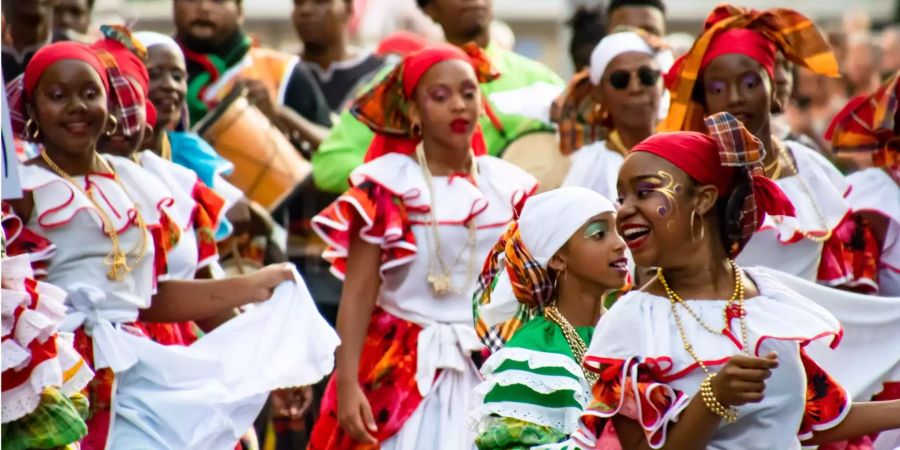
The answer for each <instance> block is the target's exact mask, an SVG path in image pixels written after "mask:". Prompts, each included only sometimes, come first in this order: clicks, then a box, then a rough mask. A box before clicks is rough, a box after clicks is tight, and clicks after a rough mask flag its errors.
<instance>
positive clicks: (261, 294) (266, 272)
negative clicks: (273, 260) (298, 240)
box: [244, 263, 294, 303]
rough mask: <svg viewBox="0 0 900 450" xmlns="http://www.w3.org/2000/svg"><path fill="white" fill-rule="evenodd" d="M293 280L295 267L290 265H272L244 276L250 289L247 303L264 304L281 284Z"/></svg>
mask: <svg viewBox="0 0 900 450" xmlns="http://www.w3.org/2000/svg"><path fill="white" fill-rule="evenodd" d="M293 279H294V266H293V264H290V263H279V264H271V265H268V266H266V267H263V268H262V269H259V270H258V271H256V272H254V273H251V274H249V275H244V280H245V281H246V283H247V288H248V291H247V292H248V294H247V302H246V303H258V302H264V301H266V300H268V299H270V298H272V293H273V292H275V288H276V287H277V286H278V285H279V284H281V283H282V282H285V281H288V280H293Z"/></svg>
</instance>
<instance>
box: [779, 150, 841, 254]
mask: <svg viewBox="0 0 900 450" xmlns="http://www.w3.org/2000/svg"><path fill="white" fill-rule="evenodd" d="M772 144H773V145H775V146H777V147H778V160H779V165H781V161H783V162H784V165H786V166H787V168H788V169H790V171H791V172H792V173H794V175H795V176H796V178H797V182H798V183H799V184H800V189H803V193H804V194H806V197H807V198H809V202H810V203H811V204H812V206H813V210H815V212H816V216H817V217H818V219H819V224H820V226H821V228H822V229H823V230H826V231H825V235H824V236H815V235H812V234H809V233H807V232H805V231H801V232H800V234H801V235H803V237H804V238H806V239H809V240H810V241H813V242H825V241H827V240H829V239H831V230H830V229H828V221H827V220H826V219H825V214H824V213H823V212H822V208H821V207H820V206H819V204H818V203H817V202H816V197H815V196H814V195H813V193H812V188H810V187H809V185H808V184H806V181H805V180H804V179H803V177H801V176H800V171H799V170H797V165H796V164H794V160H793V158H792V157H791V155H790V154H788V152H789V151H790V150H789V149H788V147H786V146H784V145H782V144H781V141H779V140H778V139H777V138H775V136H772Z"/></svg>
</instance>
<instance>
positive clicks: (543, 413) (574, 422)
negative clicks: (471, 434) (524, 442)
mask: <svg viewBox="0 0 900 450" xmlns="http://www.w3.org/2000/svg"><path fill="white" fill-rule="evenodd" d="M582 414H584V411H583V410H582V409H580V408H572V407H567V408H548V407H545V406H539V405H533V404H530V403H519V402H494V403H488V404H485V405H481V406H478V407H476V408H475V409H474V410H473V411H472V413H471V415H470V416H469V420H468V423H469V425H470V426H471V427H473V428H475V429H476V431H478V432H479V433H480V432H484V431H486V430H487V428H488V427H489V426H490V418H491V417H492V416H499V417H509V418H512V419H516V420H522V421H525V422H530V423H533V424H536V425H541V426H545V427H553V428H555V429H557V430H559V431H561V432H563V433H565V434H572V433H573V432H574V431H575V430H576V429H577V428H578V419H579V418H580V417H581V415H582Z"/></svg>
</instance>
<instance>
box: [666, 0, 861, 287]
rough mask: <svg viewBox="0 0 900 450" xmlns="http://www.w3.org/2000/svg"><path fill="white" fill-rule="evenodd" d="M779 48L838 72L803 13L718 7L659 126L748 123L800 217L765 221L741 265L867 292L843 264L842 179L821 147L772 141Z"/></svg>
mask: <svg viewBox="0 0 900 450" xmlns="http://www.w3.org/2000/svg"><path fill="white" fill-rule="evenodd" d="M776 51H781V52H782V53H783V54H784V55H785V57H786V58H787V59H788V60H790V61H792V62H794V63H796V64H798V65H800V66H803V67H806V68H808V69H810V70H813V71H814V72H816V73H819V74H822V75H828V76H836V75H837V74H838V70H837V69H838V67H837V62H836V61H835V58H834V55H833V54H832V53H831V50H830V48H829V47H828V44H827V43H826V41H825V39H824V37H823V36H822V35H821V33H820V32H819V31H818V30H817V29H816V28H815V26H814V25H813V24H812V22H810V20H809V19H807V18H806V17H804V16H802V15H800V14H799V13H797V12H795V11H792V10H789V9H771V10H766V11H761V12H760V11H750V10H745V9H740V8H737V7H733V6H730V5H723V6H720V7H718V8H716V9H715V10H714V11H713V12H712V13H711V14H710V15H709V17H708V18H707V20H706V29H705V31H704V33H703V34H702V35H701V36H700V37H699V38H698V39H697V41H695V43H694V46H693V47H692V48H691V50H690V51H689V52H688V53H687V54H686V55H685V56H684V57H683V58H682V59H680V60H679V61H678V62H676V64H675V66H674V67H673V68H672V71H671V72H670V73H669V75H668V76H667V85H668V87H669V90H670V91H671V92H672V105H671V107H670V108H669V115H668V117H667V118H666V120H665V121H664V122H663V124H662V126H661V127H660V128H661V130H663V131H676V130H692V131H700V132H704V131H705V128H704V126H703V117H704V116H705V115H707V114H713V113H717V112H722V111H727V112H729V113H731V114H732V115H733V116H735V117H736V118H738V120H740V121H742V122H743V123H744V124H745V126H746V127H747V129H749V130H750V132H751V133H753V135H754V136H756V138H757V139H759V140H760V142H762V143H763V146H764V148H765V152H766V155H765V171H766V175H767V176H768V177H770V178H772V179H773V180H776V182H777V183H778V185H779V187H781V189H782V190H783V191H784V192H785V194H786V195H787V196H788V198H789V199H790V200H791V202H792V203H793V204H794V206H795V208H796V213H797V214H796V217H794V218H785V219H783V220H776V219H775V218H768V219H766V223H765V224H764V225H763V230H762V231H761V232H759V233H756V234H755V235H754V236H753V238H752V239H751V241H750V243H749V244H747V248H746V250H745V251H744V252H743V253H741V256H740V258H739V259H738V262H739V263H741V264H744V265H762V266H767V267H772V268H775V269H778V270H781V271H784V272H787V273H790V274H793V275H797V276H799V277H801V278H805V279H808V280H810V281H818V282H820V283H823V284H826V285H829V286H843V287H847V288H854V289H858V288H861V287H862V286H860V284H861V281H860V280H855V279H854V278H853V271H852V268H851V267H849V266H848V264H847V262H846V261H847V255H848V253H849V249H848V247H849V246H850V243H849V241H850V239H851V238H852V230H853V228H854V227H853V218H852V211H851V209H850V204H849V203H847V201H846V199H845V198H844V195H845V194H846V193H847V191H848V188H849V186H848V185H847V182H846V180H845V179H844V177H843V176H842V175H841V173H840V172H838V171H837V169H835V168H834V166H833V165H832V164H831V163H830V162H829V161H827V160H826V159H825V158H824V157H822V155H821V154H819V153H818V152H816V151H815V150H812V149H810V148H808V147H806V146H803V145H802V144H799V143H797V142H794V141H781V140H780V139H778V138H776V137H773V135H772V131H771V122H772V117H771V111H772V110H773V107H774V109H775V110H778V109H780V108H782V107H784V105H778V104H774V103H773V102H777V96H776V90H775V89H774V88H773V77H774V66H775V54H776Z"/></svg>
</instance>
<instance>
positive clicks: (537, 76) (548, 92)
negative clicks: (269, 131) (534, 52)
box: [313, 0, 565, 193]
mask: <svg viewBox="0 0 900 450" xmlns="http://www.w3.org/2000/svg"><path fill="white" fill-rule="evenodd" d="M417 3H418V5H419V7H420V8H421V9H422V10H423V11H424V12H425V13H426V14H428V15H429V16H430V17H431V19H432V20H434V21H435V22H437V24H438V25H440V26H441V28H442V29H443V30H444V36H445V37H446V39H447V42H449V43H451V44H453V45H457V46H461V45H464V44H466V43H468V42H473V41H474V42H475V43H476V44H478V46H479V47H482V48H483V49H485V51H486V52H487V56H488V58H489V59H490V62H491V64H492V65H493V66H494V67H495V68H497V70H498V71H499V72H500V73H502V74H503V76H501V77H500V78H498V79H497V80H495V81H492V82H489V83H483V84H482V85H481V92H482V93H483V95H484V96H485V98H486V100H487V101H488V103H490V104H491V106H492V108H493V110H494V112H496V114H495V115H494V117H484V118H482V119H481V120H480V122H481V127H482V129H483V130H484V139H485V141H486V142H487V146H488V152H489V153H490V154H491V155H495V156H496V155H499V154H500V153H502V152H503V150H504V149H505V148H506V147H507V145H509V144H510V143H511V142H513V141H515V140H516V139H517V138H519V137H521V136H522V135H524V134H527V133H531V132H534V131H552V130H553V128H552V127H551V126H550V125H549V119H548V118H547V117H545V116H547V115H549V114H548V113H549V106H550V103H551V102H552V100H553V98H554V97H555V96H556V95H558V94H559V93H560V92H562V89H563V87H564V85H565V84H564V82H563V80H562V79H560V78H559V75H557V74H556V73H555V72H553V71H552V70H551V69H550V68H548V67H546V66H544V65H543V64H541V63H538V62H536V61H533V60H530V59H528V58H525V57H523V56H521V55H518V54H516V53H514V52H511V51H508V50H504V49H502V48H500V47H498V46H496V45H492V44H491V42H490V32H489V31H490V23H491V20H492V18H493V11H492V10H491V6H490V4H491V2H488V1H484V0H481V1H479V2H477V3H478V4H480V5H483V7H481V8H473V7H472V4H473V3H476V2H469V1H461V0H417ZM523 98H524V99H528V101H524V102H523V101H522V99H523ZM514 103H515V104H514ZM372 137H373V133H372V131H370V130H369V129H368V128H367V127H366V125H364V124H363V123H362V122H360V121H359V120H356V118H354V117H353V115H352V114H350V113H349V112H346V111H345V112H344V113H343V114H342V115H341V120H340V122H338V123H337V124H336V125H335V128H334V130H332V133H331V134H329V135H328V138H327V139H326V140H325V141H324V142H322V146H321V147H320V148H319V151H318V152H316V153H315V154H314V155H313V178H314V180H315V182H316V185H317V186H318V187H319V188H320V189H322V190H325V191H329V192H335V193H341V192H344V191H345V190H347V188H348V185H347V180H348V176H349V175H350V171H352V170H353V169H354V168H356V166H359V165H361V164H362V162H363V157H364V156H365V153H366V149H367V148H368V147H369V142H370V141H371V140H372Z"/></svg>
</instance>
